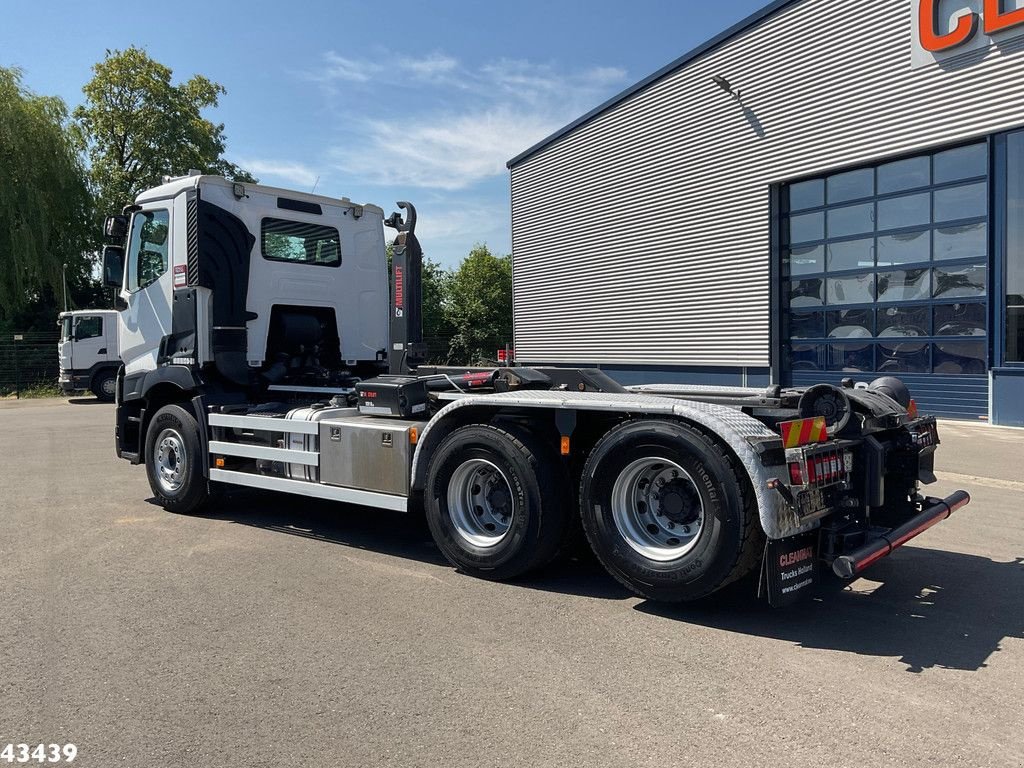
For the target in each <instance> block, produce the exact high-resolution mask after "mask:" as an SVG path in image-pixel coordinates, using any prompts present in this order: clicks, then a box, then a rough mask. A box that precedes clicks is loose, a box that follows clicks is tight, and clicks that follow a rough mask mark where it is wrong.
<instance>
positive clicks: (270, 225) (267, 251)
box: [261, 219, 341, 267]
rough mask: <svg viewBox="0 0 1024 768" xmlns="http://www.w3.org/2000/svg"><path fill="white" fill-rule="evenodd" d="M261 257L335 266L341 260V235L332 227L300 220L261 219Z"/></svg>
mask: <svg viewBox="0 0 1024 768" xmlns="http://www.w3.org/2000/svg"><path fill="white" fill-rule="evenodd" d="M261 229H262V232H261V234H262V249H263V258H265V259H270V260H271V261H290V262H295V263H298V264H319V265H321V266H324V267H337V266H338V265H340V264H341V238H340V237H339V236H338V230H336V229H335V228H334V227H325V226H323V225H322V224H307V223H305V222H302V221H285V220H284V219H263V223H262V225H261Z"/></svg>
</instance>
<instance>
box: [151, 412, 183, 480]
mask: <svg viewBox="0 0 1024 768" xmlns="http://www.w3.org/2000/svg"><path fill="white" fill-rule="evenodd" d="M154 453H155V456H154V458H153V461H154V464H155V466H156V479H157V482H158V483H159V484H160V488H161V490H163V491H164V492H165V493H177V492H178V491H179V490H181V486H182V485H183V484H184V482H185V468H186V466H187V462H188V456H187V454H186V453H185V441H184V440H183V439H182V437H181V433H180V432H178V430H176V429H171V428H167V429H165V430H163V431H162V432H161V433H160V434H159V435H157V438H156V449H155V451H154Z"/></svg>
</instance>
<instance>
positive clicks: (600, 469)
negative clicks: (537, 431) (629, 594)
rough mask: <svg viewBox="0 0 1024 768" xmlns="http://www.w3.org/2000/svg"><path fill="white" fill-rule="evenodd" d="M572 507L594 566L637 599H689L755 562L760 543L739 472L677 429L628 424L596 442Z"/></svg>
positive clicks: (706, 440)
mask: <svg viewBox="0 0 1024 768" xmlns="http://www.w3.org/2000/svg"><path fill="white" fill-rule="evenodd" d="M580 506H581V515H582V519H583V527H584V530H585V531H586V534H587V540H588V541H589V542H590V546H591V548H592V549H593V550H594V553H595V554H596V555H597V557H598V559H599V560H600V561H601V563H602V564H603V565H604V566H605V568H606V569H607V570H608V572H609V573H610V574H611V575H612V576H614V577H615V578H616V579H617V580H618V581H620V582H621V583H622V584H624V585H625V586H627V587H628V588H629V589H631V590H632V591H633V592H635V593H636V594H638V595H640V596H641V597H646V598H649V599H652V600H662V601H669V602H679V601H684V600H696V599H699V598H701V597H705V596H707V595H710V594H711V593H712V592H715V591H716V590H718V589H720V588H722V587H724V586H725V585H726V584H729V583H731V582H734V581H736V580H738V579H741V578H743V577H744V576H746V575H747V574H749V573H750V572H751V571H752V570H753V569H754V568H755V567H756V565H757V562H758V557H759V555H760V551H761V549H760V546H761V543H762V537H761V534H760V528H759V526H758V523H757V510H756V504H755V502H754V495H753V489H752V488H751V487H750V482H749V480H748V479H747V477H746V474H745V472H744V471H743V469H742V468H741V467H739V466H738V464H737V462H736V459H735V458H734V457H733V456H732V455H731V454H730V453H729V452H728V451H726V450H725V449H724V448H723V447H722V446H721V445H719V444H718V443H717V442H716V441H715V440H713V439H712V438H711V437H709V436H708V435H706V434H704V433H703V432H701V431H700V430H699V429H697V428H695V427H691V426H689V425H686V424H682V423H679V422H670V421H629V422H626V423H624V424H621V425H619V426H618V427H616V428H615V429H613V430H612V431H611V432H609V433H608V434H607V435H605V436H604V437H603V438H602V439H601V441H600V442H599V443H598V444H597V445H596V446H595V448H594V450H593V452H592V453H591V455H590V457H589V458H588V460H587V464H586V466H585V467H584V471H583V482H582V488H581V493H580Z"/></svg>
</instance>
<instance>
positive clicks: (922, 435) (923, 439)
mask: <svg viewBox="0 0 1024 768" xmlns="http://www.w3.org/2000/svg"><path fill="white" fill-rule="evenodd" d="M910 434H911V435H913V437H914V445H916V446H917V447H918V448H928V447H929V446H932V445H938V444H939V431H938V429H936V428H935V422H934V421H929V422H925V423H924V424H919V425H918V426H916V427H914V428H913V429H912V430H911V432H910Z"/></svg>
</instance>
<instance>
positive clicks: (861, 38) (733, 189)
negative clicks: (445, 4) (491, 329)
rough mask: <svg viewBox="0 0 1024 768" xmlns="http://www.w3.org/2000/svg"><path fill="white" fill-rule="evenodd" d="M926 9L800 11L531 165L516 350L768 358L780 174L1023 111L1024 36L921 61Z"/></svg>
mask: <svg viewBox="0 0 1024 768" xmlns="http://www.w3.org/2000/svg"><path fill="white" fill-rule="evenodd" d="M910 20H911V7H910V2H909V0H886V1H885V2H874V3H851V2H849V1H848V0H804V2H800V3H796V4H794V5H790V6H788V7H786V8H783V9H782V10H780V11H779V12H777V13H776V14H775V15H773V16H771V17H769V18H768V19H766V20H765V21H763V22H761V23H760V24H758V25H757V26H756V27H754V28H752V29H750V30H747V31H746V32H743V33H741V34H740V35H738V36H737V37H735V38H733V39H731V40H729V41H727V42H726V43H724V44H723V45H721V46H720V47H718V48H716V49H714V50H712V51H711V52H709V53H708V54H706V55H705V56H703V57H701V58H699V59H697V60H696V61H694V62H691V63H690V64H689V65H687V66H686V67H684V68H683V69H681V70H679V71H677V72H675V73H673V74H670V75H668V76H666V77H664V78H662V79H660V80H658V81H657V82H655V83H652V84H651V85H650V86H648V87H647V88H645V89H644V90H642V91H640V92H638V93H636V94H634V95H632V96H631V97H629V98H628V99H626V100H625V101H623V102H622V103H620V104H617V105H616V106H614V107H612V108H611V109H609V110H608V111H606V112H604V113H602V114H600V115H598V116H597V117H595V118H594V119H593V120H591V121H590V122H588V123H585V124H583V125H581V126H579V127H578V128H576V129H575V130H574V131H572V132H570V133H569V134H567V135H566V136H564V137H562V138H560V139H559V140H557V141H556V142H555V143H553V144H552V145H550V146H548V147H545V148H543V149H542V150H540V151H539V152H537V153H536V154H534V155H532V156H530V157H528V158H526V159H525V160H522V161H521V162H520V163H519V164H517V165H515V166H514V167H513V168H512V177H511V180H512V247H513V253H514V270H515V277H514V297H515V298H514V306H515V328H516V352H517V356H518V358H519V359H520V360H522V361H524V362H585V363H636V364H645V363H647V364H668V365H681V366H698V365H729V366H751V367H754V366H762V367H767V366H768V364H769V312H770V311H771V308H770V301H769V263H770V257H771V254H770V236H771V232H770V229H771V228H770V221H769V187H770V185H771V184H772V183H775V182H781V181H786V180H790V179H794V178H797V177H800V176H803V175H808V174H812V173H820V172H822V171H826V170H829V169H834V168H840V167H843V166H846V165H852V164H857V163H862V162H866V161H869V160H875V159H879V158H881V157H884V156H890V155H898V154H902V153H905V152H909V151H912V150H917V149H922V148H926V147H930V146H936V145H940V144H944V143H948V142H951V141H954V140H960V139H964V138H969V137H973V136H981V135H984V134H987V133H990V132H992V131H996V130H1001V129H1005V128H1010V127H1013V126H1018V125H1024V44H1022V43H1021V42H1020V41H1018V42H1017V43H1014V44H1010V45H1006V46H1002V47H1001V48H993V49H992V50H991V51H990V52H989V53H988V54H987V55H985V56H984V58H982V59H981V60H979V57H978V56H977V55H975V56H973V57H970V58H969V59H967V63H966V64H965V63H964V62H963V61H962V60H960V61H956V62H952V63H946V64H944V65H942V66H941V67H940V66H939V65H935V66H930V67H925V68H922V69H911V65H910V61H911V53H910V43H911V24H910ZM633 44H638V43H637V41H633ZM714 75H722V76H723V77H726V78H727V79H728V80H729V81H730V82H731V83H732V85H733V86H734V87H735V88H737V89H738V90H739V91H740V92H741V93H742V96H743V99H742V105H741V104H738V103H737V102H736V101H734V100H733V99H732V98H731V97H730V96H729V95H728V94H726V93H725V92H723V91H722V90H720V89H719V88H718V86H716V85H715V84H714V83H713V82H712V80H711V78H712V77H713V76H714Z"/></svg>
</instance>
